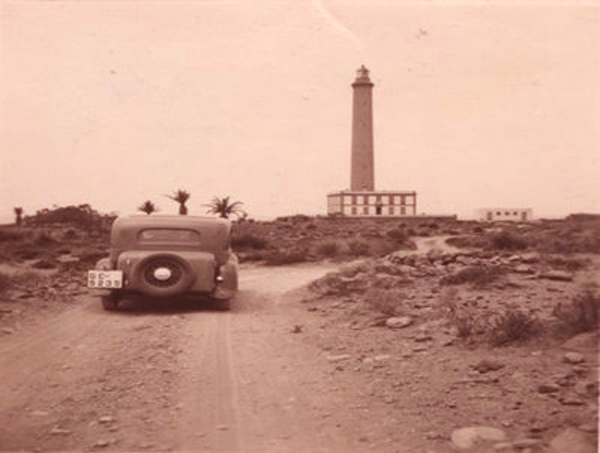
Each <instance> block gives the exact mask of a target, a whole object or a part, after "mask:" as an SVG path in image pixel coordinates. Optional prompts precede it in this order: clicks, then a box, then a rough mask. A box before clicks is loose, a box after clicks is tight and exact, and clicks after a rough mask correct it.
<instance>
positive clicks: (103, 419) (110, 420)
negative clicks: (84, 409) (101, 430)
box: [98, 416, 115, 424]
mask: <svg viewBox="0 0 600 453" xmlns="http://www.w3.org/2000/svg"><path fill="white" fill-rule="evenodd" d="M114 421H115V419H114V418H112V417H110V416H105V417H100V418H99V419H98V422H100V423H102V424H107V423H113V422H114Z"/></svg>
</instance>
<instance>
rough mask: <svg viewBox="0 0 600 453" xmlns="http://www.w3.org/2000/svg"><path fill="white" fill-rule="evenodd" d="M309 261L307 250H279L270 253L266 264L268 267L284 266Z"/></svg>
mask: <svg viewBox="0 0 600 453" xmlns="http://www.w3.org/2000/svg"><path fill="white" fill-rule="evenodd" d="M306 261H308V253H307V252H306V250H290V251H285V252H282V251H280V250H277V251H275V252H271V253H268V254H267V255H266V256H265V264H266V265H267V266H283V265H286V264H296V263H303V262H306Z"/></svg>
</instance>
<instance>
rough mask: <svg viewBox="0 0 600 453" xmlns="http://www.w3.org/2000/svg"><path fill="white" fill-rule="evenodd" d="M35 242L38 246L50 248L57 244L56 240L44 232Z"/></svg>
mask: <svg viewBox="0 0 600 453" xmlns="http://www.w3.org/2000/svg"><path fill="white" fill-rule="evenodd" d="M34 242H35V245H37V246H48V245H54V244H56V239H54V238H53V237H52V236H50V235H49V234H48V233H46V232H42V233H39V234H38V235H37V237H36V238H35V241H34Z"/></svg>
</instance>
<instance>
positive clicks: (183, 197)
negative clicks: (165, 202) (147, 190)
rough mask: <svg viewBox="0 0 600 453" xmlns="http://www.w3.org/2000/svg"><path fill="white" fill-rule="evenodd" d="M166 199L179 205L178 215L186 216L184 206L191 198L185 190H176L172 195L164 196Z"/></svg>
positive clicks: (185, 207)
mask: <svg viewBox="0 0 600 453" xmlns="http://www.w3.org/2000/svg"><path fill="white" fill-rule="evenodd" d="M165 196H166V197H167V198H170V199H171V200H173V201H176V202H177V203H179V215H187V213H188V210H187V206H186V205H185V203H186V201H188V200H189V199H190V197H191V196H192V195H191V194H190V193H189V192H188V191H187V190H182V189H178V190H176V191H175V192H173V195H165Z"/></svg>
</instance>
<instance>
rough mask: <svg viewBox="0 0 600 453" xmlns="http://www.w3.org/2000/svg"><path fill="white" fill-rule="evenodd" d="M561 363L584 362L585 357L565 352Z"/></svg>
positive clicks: (576, 353)
mask: <svg viewBox="0 0 600 453" xmlns="http://www.w3.org/2000/svg"><path fill="white" fill-rule="evenodd" d="M563 362H567V363H572V364H577V363H581V362H585V356H584V355H583V354H580V353H578V352H567V353H566V354H565V356H564V357H563Z"/></svg>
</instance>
